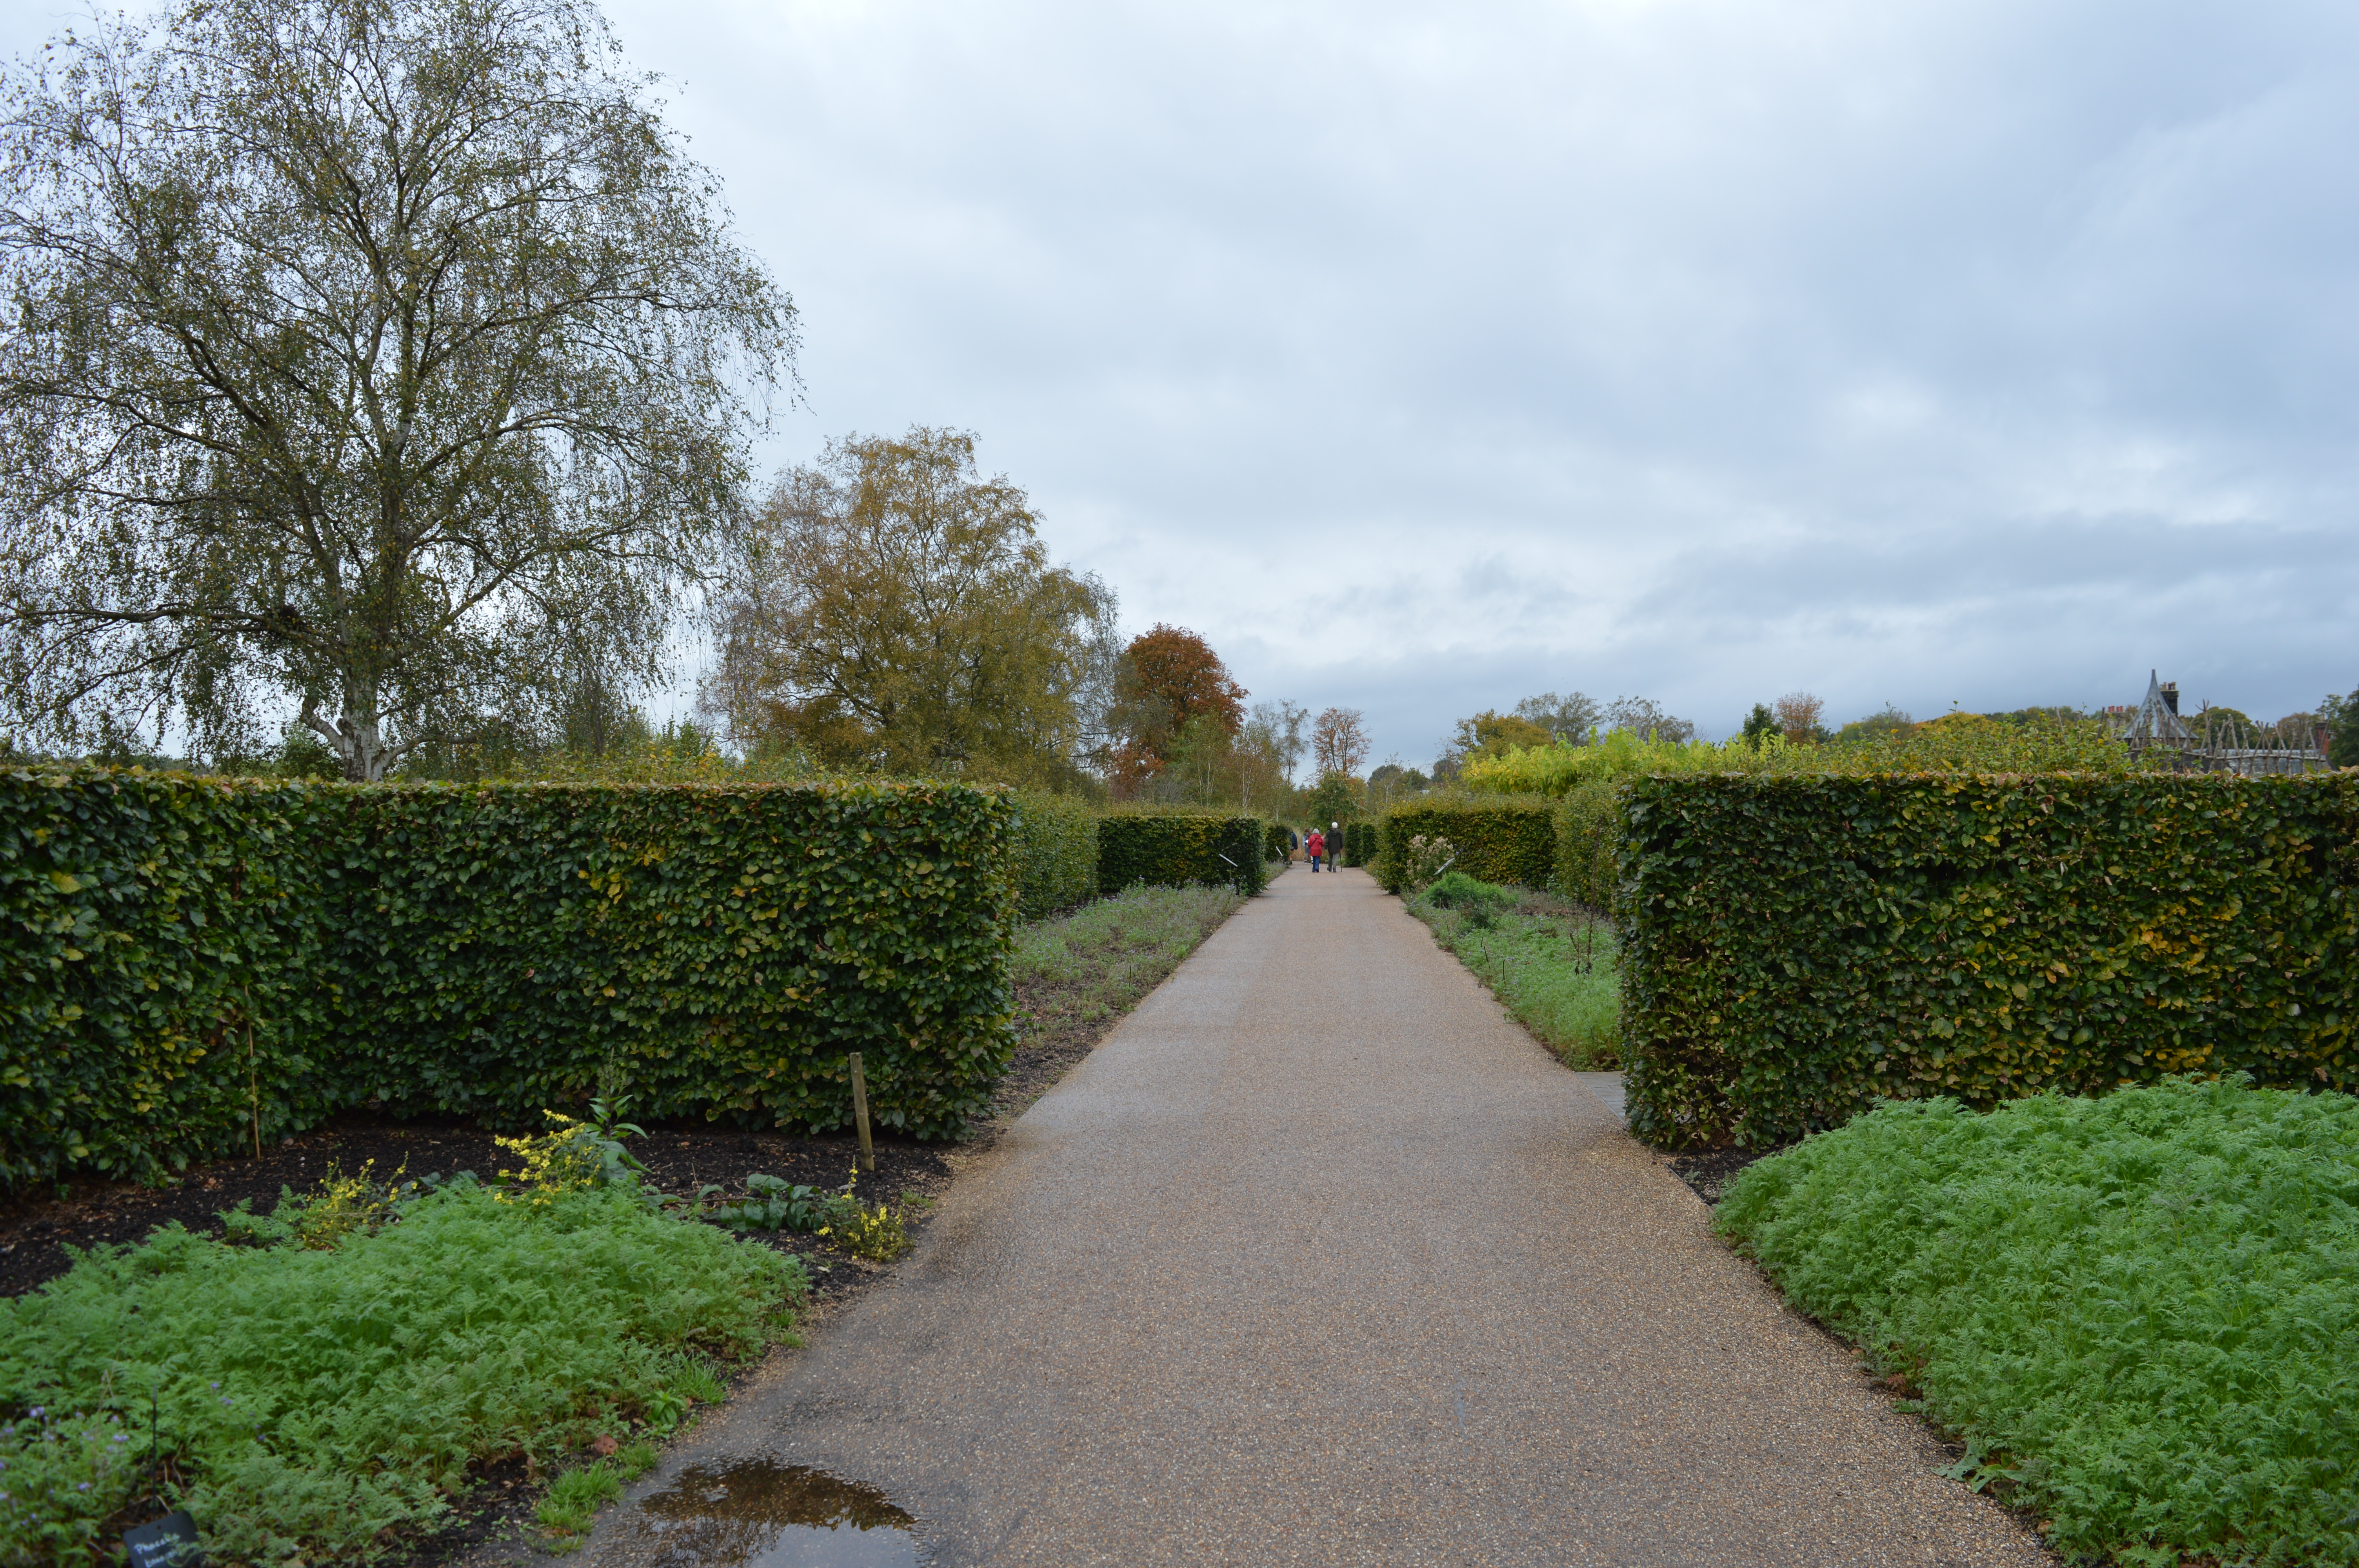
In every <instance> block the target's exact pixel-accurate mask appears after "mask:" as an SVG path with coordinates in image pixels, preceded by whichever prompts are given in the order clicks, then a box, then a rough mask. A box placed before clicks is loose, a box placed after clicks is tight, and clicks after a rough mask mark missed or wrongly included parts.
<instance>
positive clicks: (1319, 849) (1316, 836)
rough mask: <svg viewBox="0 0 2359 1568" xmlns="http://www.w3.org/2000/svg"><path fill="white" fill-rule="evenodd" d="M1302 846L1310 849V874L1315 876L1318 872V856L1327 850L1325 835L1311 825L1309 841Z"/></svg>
mask: <svg viewBox="0 0 2359 1568" xmlns="http://www.w3.org/2000/svg"><path fill="white" fill-rule="evenodd" d="M1303 847H1304V848H1305V849H1309V850H1310V874H1311V875H1312V876H1314V877H1315V876H1317V875H1318V874H1319V857H1320V856H1321V855H1323V854H1325V853H1326V852H1327V835H1325V834H1324V833H1321V832H1320V831H1319V829H1317V828H1316V827H1313V828H1312V829H1311V830H1310V843H1309V844H1307V845H1305V846H1303Z"/></svg>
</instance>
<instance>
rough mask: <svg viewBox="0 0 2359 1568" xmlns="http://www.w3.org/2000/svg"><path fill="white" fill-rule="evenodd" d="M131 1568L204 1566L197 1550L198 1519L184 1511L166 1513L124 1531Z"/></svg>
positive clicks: (201, 1567)
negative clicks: (161, 1516)
mask: <svg viewBox="0 0 2359 1568" xmlns="http://www.w3.org/2000/svg"><path fill="white" fill-rule="evenodd" d="M123 1546H124V1550H125V1551H126V1552H129V1553H130V1554H131V1568H204V1561H205V1554H204V1553H203V1552H200V1551H198V1550H197V1521H196V1520H194V1519H190V1517H189V1516H188V1515H187V1514H185V1513H173V1514H166V1515H165V1516H164V1517H163V1518H162V1519H155V1520H151V1521H150V1522H148V1523H147V1524H141V1525H134V1526H133V1527H132V1528H131V1529H129V1530H125V1531H124V1532H123Z"/></svg>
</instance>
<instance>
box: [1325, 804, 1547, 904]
mask: <svg viewBox="0 0 2359 1568" xmlns="http://www.w3.org/2000/svg"><path fill="white" fill-rule="evenodd" d="M1375 829H1376V843H1375V855H1374V863H1373V865H1372V866H1371V868H1370V869H1371V871H1372V873H1373V874H1374V875H1375V879H1376V881H1379V882H1382V883H1383V884H1384V885H1385V886H1386V888H1388V889H1390V890H1391V891H1393V892H1399V891H1400V885H1401V877H1402V874H1403V873H1404V871H1406V870H1407V868H1408V841H1409V840H1410V839H1411V838H1437V837H1439V838H1447V839H1449V840H1450V843H1451V848H1452V849H1456V850H1457V852H1458V858H1457V860H1455V861H1453V862H1452V863H1451V868H1450V869H1451V871H1464V872H1465V873H1466V874H1467V875H1468V876H1470V877H1474V878H1476V879H1478V880H1480V881H1486V882H1497V883H1500V884H1501V885H1503V886H1506V885H1521V886H1524V887H1532V888H1539V887H1546V886H1548V883H1549V875H1550V873H1551V872H1552V871H1554V869H1555V864H1556V827H1555V824H1554V823H1553V822H1552V821H1551V820H1550V819H1549V802H1547V801H1546V800H1542V799H1540V798H1538V797H1537V796H1526V795H1419V796H1418V797H1417V798H1416V799H1414V800H1407V801H1403V802H1401V803H1399V804H1398V805H1397V806H1388V807H1386V810H1385V813H1384V815H1383V816H1380V817H1378V818H1377V819H1376V823H1375Z"/></svg>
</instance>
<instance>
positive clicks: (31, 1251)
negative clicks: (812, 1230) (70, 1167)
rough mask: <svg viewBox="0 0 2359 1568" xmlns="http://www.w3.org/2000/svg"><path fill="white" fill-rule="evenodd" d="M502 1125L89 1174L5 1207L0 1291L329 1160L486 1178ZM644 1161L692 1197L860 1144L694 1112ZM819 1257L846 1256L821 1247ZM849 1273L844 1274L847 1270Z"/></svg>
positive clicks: (819, 1180) (892, 1147) (361, 1125)
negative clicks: (144, 1182) (176, 1173)
mask: <svg viewBox="0 0 2359 1568" xmlns="http://www.w3.org/2000/svg"><path fill="white" fill-rule="evenodd" d="M494 1137H495V1134H494V1133H492V1132H489V1131H486V1130H483V1129H481V1128H477V1127H472V1126H469V1125H466V1124H464V1123H461V1122H456V1121H451V1120H447V1119H446V1120H429V1121H409V1122H389V1121H382V1120H373V1119H368V1118H364V1117H351V1118H343V1119H339V1120H336V1121H334V1122H332V1123H330V1124H329V1125H328V1126H326V1127H323V1128H320V1129H318V1130H315V1131H311V1132H308V1133H305V1134H302V1135H301V1136H299V1137H296V1138H290V1139H288V1140H286V1141H283V1142H278V1143H274V1144H271V1145H268V1146H267V1147H266V1148H265V1149H264V1150H263V1152H262V1158H261V1159H260V1160H259V1161H256V1160H255V1159H253V1158H251V1157H248V1158H245V1159H238V1160H219V1161H215V1162H212V1163H210V1164H205V1165H198V1166H193V1167H191V1168H190V1170H188V1171H186V1172H184V1173H181V1175H180V1177H179V1180H178V1181H177V1182H175V1183H174V1184H171V1185H169V1186H166V1187H143V1186H139V1185H137V1184H134V1183H127V1182H80V1183H75V1184H71V1186H70V1187H69V1188H68V1190H67V1195H65V1196H63V1197H59V1196H56V1195H54V1191H53V1192H52V1193H51V1194H49V1195H36V1196H32V1197H28V1198H23V1199H19V1200H18V1201H16V1202H15V1203H12V1204H9V1205H7V1206H5V1207H0V1296H16V1295H22V1294H23V1293H24V1292H27V1291H29V1290H32V1289H33V1288H34V1287H36V1286H38V1285H39V1284H41V1283H43V1282H44V1281H49V1280H53V1279H56V1278H57V1277H58V1276H59V1275H60V1274H63V1273H64V1272H65V1271H66V1269H67V1267H68V1266H69V1264H70V1263H71V1259H70V1258H69V1257H68V1256H67V1253H66V1249H67V1248H68V1247H73V1248H77V1249H82V1250H84V1251H87V1250H89V1249H91V1248H92V1247H97V1246H102V1245H105V1244H107V1243H110V1242H136V1241H140V1240H144V1239H145V1238H147V1234H148V1233H149V1232H150V1231H152V1230H154V1229H155V1228H156V1227H158V1226H159V1225H164V1224H167V1223H168V1222H171V1221H175V1220H177V1221H179V1223H180V1224H181V1225H183V1226H185V1227H187V1228H189V1229H190V1230H192V1231H196V1232H199V1233H201V1234H206V1235H214V1234H218V1233H219V1232H220V1230H221V1222H220V1219H219V1218H218V1216H219V1214H220V1212H221V1211H222V1210H223V1209H227V1208H231V1207H233V1206H235V1205H236V1204H237V1203H238V1202H240V1201H241V1200H245V1199H250V1200H252V1203H253V1206H254V1207H255V1208H256V1209H258V1210H260V1211H261V1212H263V1213H265V1214H267V1213H268V1212H269V1211H270V1209H271V1207H272V1206H274V1205H275V1204H276V1203H277V1201H278V1195H279V1192H280V1190H281V1189H282V1188H285V1189H288V1190H291V1191H294V1192H297V1193H308V1192H310V1190H311V1189H312V1188H314V1187H316V1186H317V1185H318V1184H320V1182H321V1179H322V1178H323V1177H325V1176H327V1175H328V1174H329V1173H330V1172H331V1171H342V1173H345V1174H347V1175H351V1174H355V1173H358V1172H359V1171H360V1170H361V1169H362V1168H363V1167H364V1165H367V1164H368V1163H369V1162H372V1161H373V1162H375V1175H376V1176H377V1178H378V1179H380V1180H384V1179H389V1178H391V1177H392V1176H393V1175H395V1173H397V1172H400V1171H403V1170H405V1169H406V1170H407V1172H408V1176H410V1177H412V1178H417V1177H424V1176H428V1175H440V1176H449V1175H451V1174H454V1173H458V1172H460V1171H473V1172H474V1173H476V1174H477V1175H478V1176H480V1177H482V1178H484V1180H486V1181H489V1180H491V1179H492V1178H493V1177H494V1176H495V1173H498V1172H499V1171H500V1170H502V1169H503V1168H507V1167H513V1166H514V1165H515V1163H516V1156H515V1155H514V1154H511V1153H509V1152H506V1150H503V1149H500V1148H498V1147H496V1146H495V1144H494V1142H493V1139H494ZM630 1147H631V1152H633V1153H634V1154H636V1156H638V1158H639V1159H640V1160H642V1161H643V1162H646V1164H647V1171H648V1177H647V1179H648V1182H649V1184H651V1185H653V1186H655V1187H657V1188H658V1189H659V1190H661V1191H663V1192H666V1193H674V1194H680V1195H692V1194H694V1193H695V1192H697V1191H698V1189H700V1188H701V1187H703V1186H705V1185H707V1184H713V1185H718V1186H720V1187H721V1188H723V1190H724V1191H725V1192H727V1193H729V1194H732V1195H734V1194H737V1193H740V1192H743V1191H744V1190H745V1178H746V1177H747V1176H749V1175H754V1174H756V1173H761V1174H766V1175H773V1176H778V1177H782V1178H784V1179H785V1180H787V1181H789V1182H796V1183H802V1184H809V1185H811V1186H826V1187H840V1186H842V1185H843V1181H844V1177H845V1176H846V1175H848V1174H849V1173H850V1172H851V1168H852V1163H853V1159H854V1158H855V1156H856V1154H857V1152H858V1149H859V1145H858V1143H857V1141H855V1140H854V1138H853V1135H852V1134H851V1133H849V1132H842V1133H831V1134H828V1135H826V1136H824V1137H818V1138H807V1137H797V1136H794V1135H791V1134H788V1133H782V1132H745V1131H738V1130H731V1129H716V1128H713V1127H712V1126H709V1125H703V1124H695V1123H691V1124H690V1125H688V1126H684V1127H663V1126H657V1127H651V1128H649V1129H648V1130H647V1136H646V1137H645V1138H640V1139H633V1140H632V1141H631V1144H630ZM875 1148H876V1170H875V1174H873V1175H867V1176H863V1177H862V1178H861V1180H860V1186H859V1191H860V1195H862V1196H863V1197H865V1198H869V1199H872V1200H875V1201H879V1202H884V1203H890V1204H893V1205H895V1206H899V1205H900V1204H902V1203H903V1202H904V1201H907V1200H906V1199H905V1196H904V1195H905V1194H913V1195H916V1196H917V1197H918V1199H919V1200H921V1201H919V1202H918V1203H917V1204H916V1206H917V1207H918V1208H919V1209H922V1208H923V1207H924V1206H925V1205H926V1202H929V1201H930V1200H931V1199H932V1197H933V1196H934V1195H937V1194H938V1193H940V1191H941V1189H942V1188H943V1187H945V1186H946V1185H948V1184H949V1182H950V1176H951V1167H950V1162H949V1161H948V1159H947V1158H946V1151H945V1149H944V1147H943V1146H942V1145H940V1144H926V1143H919V1142H917V1141H914V1140H912V1139H906V1138H897V1137H896V1138H879V1139H877V1140H876V1143H875ZM752 1234H753V1235H755V1236H756V1237H758V1238H761V1239H763V1240H765V1241H768V1242H770V1243H771V1244H772V1245H773V1246H776V1247H777V1248H779V1249H781V1250H784V1251H789V1252H794V1253H797V1254H799V1255H802V1256H804V1257H806V1258H810V1257H812V1256H813V1255H814V1254H819V1253H822V1252H824V1251H825V1250H826V1249H825V1247H824V1244H823V1243H821V1242H820V1241H818V1240H817V1239H815V1238H811V1237H809V1236H795V1235H788V1234H785V1233H779V1232H766V1231H757V1232H753V1233H752ZM836 1261H838V1260H837V1259H835V1258H832V1257H820V1258H818V1259H817V1262H818V1263H820V1264H822V1265H828V1264H832V1263H834V1262H836ZM839 1274H842V1275H843V1279H838V1278H837V1276H838V1275H839ZM856 1274H857V1271H841V1270H833V1269H831V1270H830V1271H829V1272H825V1273H822V1272H820V1271H819V1270H818V1269H816V1268H815V1269H814V1270H813V1271H812V1288H813V1291H814V1292H815V1293H817V1294H819V1295H821V1296H824V1295H827V1294H829V1293H831V1292H833V1291H835V1290H837V1289H840V1288H841V1287H842V1286H843V1284H844V1283H845V1282H846V1281H849V1280H850V1279H851V1278H853V1277H855V1276H856Z"/></svg>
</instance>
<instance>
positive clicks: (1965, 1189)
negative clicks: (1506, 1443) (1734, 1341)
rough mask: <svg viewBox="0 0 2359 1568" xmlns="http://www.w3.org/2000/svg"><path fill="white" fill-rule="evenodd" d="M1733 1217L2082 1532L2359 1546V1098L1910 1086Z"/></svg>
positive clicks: (2166, 1559)
mask: <svg viewBox="0 0 2359 1568" xmlns="http://www.w3.org/2000/svg"><path fill="white" fill-rule="evenodd" d="M1719 1223H1720V1224H1721V1226H1722V1227H1723V1228H1725V1229H1726V1230H1727V1231H1728V1232H1729V1233H1730V1234H1731V1235H1732V1236H1734V1238H1737V1240H1738V1241H1739V1243H1740V1244H1741V1245H1742V1246H1743V1247H1744V1249H1745V1250H1747V1251H1749V1252H1751V1253H1752V1254H1753V1255H1754V1256H1755V1257H1756V1258H1757V1259H1758V1260H1760V1262H1761V1264H1762V1266H1763V1268H1765V1269H1766V1270H1767V1271H1768V1272H1769V1273H1770V1275H1771V1276H1772V1277H1773V1278H1775V1279H1776V1280H1777V1282H1778V1283H1779V1285H1781V1286H1782V1287H1783V1288H1784V1289H1785V1291H1786V1293H1787V1295H1788V1297H1789V1298H1791V1299H1792V1301H1793V1302H1794V1303H1796V1304H1797V1305H1799V1306H1800V1307H1801V1308H1803V1309H1804V1310H1805V1311H1808V1312H1810V1313H1811V1314H1815V1315H1817V1316H1818V1317H1820V1318H1821V1319H1822V1320H1823V1321H1825V1322H1826V1323H1827V1324H1829V1325H1832V1326H1833V1327H1835V1328H1837V1329H1839V1330H1841V1331H1842V1332H1843V1333H1844V1334H1847V1335H1849V1336H1852V1337H1853V1338H1854V1339H1855V1340H1856V1341H1858V1342H1859V1343H1860V1344H1861V1345H1862V1346H1864V1347H1865V1348H1866V1349H1867V1350H1868V1351H1869V1352H1870V1353H1871V1354H1872V1355H1873V1356H1874V1357H1875V1358H1876V1360H1877V1361H1878V1362H1879V1363H1880V1365H1881V1366H1882V1367H1883V1368H1885V1369H1886V1370H1887V1371H1893V1372H1897V1373H1900V1374H1905V1375H1906V1376H1907V1377H1908V1379H1912V1380H1913V1381H1914V1382H1915V1384H1916V1385H1917V1387H1918V1388H1919V1390H1922V1393H1923V1400H1924V1408H1925V1410H1926V1411H1928V1412H1929V1413H1930V1414H1931V1415H1932V1416H1933V1417H1934V1418H1935V1419H1937V1420H1938V1421H1940V1422H1941V1423H1943V1424H1944V1425H1946V1426H1948V1427H1949V1428H1951V1430H1953V1431H1955V1432H1957V1433H1960V1434H1962V1436H1963V1438H1964V1439H1965V1442H1966V1444H1967V1454H1966V1457H1965V1459H1964V1461H1963V1462H1962V1464H1961V1465H1960V1466H1959V1474H1960V1475H1962V1476H1967V1477H1971V1478H1972V1479H1973V1480H1974V1481H1975V1482H1976V1484H1977V1485H1992V1486H1995V1487H1998V1488H1999V1489H2001V1490H2002V1491H2006V1492H2008V1493H2010V1494H2011V1495H2012V1500H2015V1501H2017V1502H2020V1503H2027V1504H2029V1505H2031V1506H2034V1507H2036V1508H2038V1509H2039V1510H2040V1512H2041V1513H2042V1514H2043V1515H2045V1516H2046V1517H2047V1518H2048V1519H2049V1520H2050V1521H2051V1525H2050V1530H2049V1535H2050V1538H2051V1540H2052V1541H2054V1542H2055V1543H2056V1544H2057V1545H2059V1546H2060V1547H2062V1548H2063V1549H2064V1550H2066V1551H2067V1552H2090V1553H2104V1552H2111V1553H2113V1554H2114V1555H2115V1556H2116V1557H2118V1558H2119V1559H2120V1560H2122V1561H2124V1562H2128V1563H2139V1564H2147V1565H2152V1568H2163V1565H2165V1564H2173V1565H2175V1564H2177V1563H2180V1562H2181V1561H2182V1560H2183V1559H2186V1558H2190V1557H2192V1558H2198V1559H2203V1558H2210V1559H2216V1560H2217V1561H2218V1562H2220V1563H2238V1564H2242V1563H2272V1564H2274V1563H2354V1562H2359V1099H2354V1098H2352V1097H2350V1096H2347V1095H2338V1094H2331V1093H2320V1094H2298V1093H2288V1092H2284V1091H2280V1090H2267V1089H2253V1088H2249V1087H2242V1086H2241V1085H2238V1084H2234V1083H2224V1082H2223V1083H2209V1084H2196V1083H2190V1082H2186V1081H2169V1082H2165V1083H2162V1084H2158V1085H2155V1086H2152V1087H2143V1088H2134V1089H2124V1090H2121V1091H2119V1092H2117V1093H2114V1094H2113V1095H2109V1096H2107V1097H2105V1098H2101V1099H2082V1098H2064V1097H2061V1096H2042V1097H2040V1098H2032V1099H2023V1100H2015V1101H2011V1102H2008V1103H2006V1104H2005V1105H2002V1106H2000V1107H1999V1108H1997V1109H1995V1110H1993V1111H1991V1112H1989V1113H1987V1114H1984V1115H1976V1114H1974V1113H1973V1112H1971V1111H1969V1110H1966V1109H1964V1108H1962V1107H1961V1106H1959V1105H1958V1104H1957V1103H1955V1102H1954V1101H1951V1100H1927V1101H1918V1102H1913V1103H1908V1104H1898V1105H1886V1106H1885V1107H1883V1108H1879V1109H1877V1110H1875V1111H1872V1112H1870V1113H1869V1114H1867V1115H1865V1116H1862V1117H1859V1118H1857V1119H1854V1120H1853V1121H1851V1122H1850V1123H1848V1124H1847V1125H1845V1126H1844V1127H1843V1128H1842V1129H1840V1130H1836V1131H1833V1132H1826V1133H1821V1134H1820V1135H1819V1136H1817V1137H1815V1138H1812V1139H1810V1140H1809V1141H1807V1142H1804V1143H1802V1144H1801V1145H1799V1147H1797V1148H1795V1149H1792V1150H1790V1151H1788V1152H1786V1153H1783V1154H1779V1155H1777V1156H1774V1157H1772V1158H1770V1159H1767V1160H1763V1161H1761V1162H1757V1163H1756V1164H1754V1165H1753V1166H1751V1167H1750V1168H1748V1169H1747V1170H1745V1172H1744V1173H1742V1174H1741V1175H1739V1176H1737V1177H1736V1178H1735V1180H1734V1182H1732V1183H1731V1184H1729V1186H1728V1189H1727V1192H1726V1195H1725V1197H1724V1198H1723V1201H1722V1203H1721V1206H1720V1209H1719Z"/></svg>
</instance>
